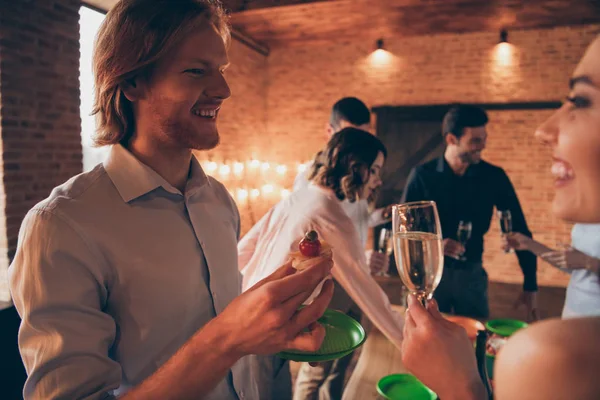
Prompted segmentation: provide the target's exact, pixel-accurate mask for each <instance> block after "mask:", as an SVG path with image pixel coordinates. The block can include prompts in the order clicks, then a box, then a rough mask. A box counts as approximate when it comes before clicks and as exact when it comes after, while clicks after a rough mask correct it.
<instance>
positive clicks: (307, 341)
mask: <svg viewBox="0 0 600 400" xmlns="http://www.w3.org/2000/svg"><path fill="white" fill-rule="evenodd" d="M323 340H325V328H324V327H323V326H321V325H319V324H318V323H316V322H314V323H312V324H311V325H310V326H309V327H308V332H306V331H302V332H300V333H298V334H297V335H296V336H295V337H294V338H293V339H292V340H291V341H290V342H289V344H288V346H286V348H287V349H288V350H297V351H308V352H315V351H317V350H319V348H321V345H322V344H323Z"/></svg>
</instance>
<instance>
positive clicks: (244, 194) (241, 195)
mask: <svg viewBox="0 0 600 400" xmlns="http://www.w3.org/2000/svg"><path fill="white" fill-rule="evenodd" d="M237 198H238V200H240V201H242V200H246V199H247V198H248V191H247V190H246V189H238V190H237Z"/></svg>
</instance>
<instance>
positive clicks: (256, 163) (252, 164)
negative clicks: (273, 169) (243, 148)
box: [250, 160, 260, 168]
mask: <svg viewBox="0 0 600 400" xmlns="http://www.w3.org/2000/svg"><path fill="white" fill-rule="evenodd" d="M259 166H260V161H258V160H252V161H250V167H251V168H258V167H259Z"/></svg>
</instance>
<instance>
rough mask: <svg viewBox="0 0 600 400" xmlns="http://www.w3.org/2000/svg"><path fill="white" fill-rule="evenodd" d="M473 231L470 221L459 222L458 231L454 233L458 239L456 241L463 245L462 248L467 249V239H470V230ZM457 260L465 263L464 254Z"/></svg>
mask: <svg viewBox="0 0 600 400" xmlns="http://www.w3.org/2000/svg"><path fill="white" fill-rule="evenodd" d="M472 229H473V224H472V223H471V222H470V221H460V222H459V223H458V230H457V232H456V237H457V239H458V241H459V242H460V244H462V245H463V247H465V248H466V247H467V242H468V241H469V239H470V238H471V230H472ZM457 260H459V261H466V260H467V258H466V257H465V256H464V254H462V255H460V256H459V257H458V258H457Z"/></svg>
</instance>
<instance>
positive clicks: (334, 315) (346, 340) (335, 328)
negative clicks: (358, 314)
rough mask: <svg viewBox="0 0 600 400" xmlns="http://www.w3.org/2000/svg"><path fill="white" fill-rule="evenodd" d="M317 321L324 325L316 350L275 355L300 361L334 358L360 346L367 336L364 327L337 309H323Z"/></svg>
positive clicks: (285, 352) (340, 356)
mask: <svg viewBox="0 0 600 400" xmlns="http://www.w3.org/2000/svg"><path fill="white" fill-rule="evenodd" d="M318 322H319V323H320V324H321V325H323V326H324V327H325V340H324V341H323V344H322V345H321V348H320V349H319V350H318V351H316V352H314V353H309V352H302V351H293V350H292V351H284V352H281V353H279V354H277V355H278V356H279V357H281V358H284V359H286V360H292V361H302V362H318V361H330V360H336V359H338V358H342V357H344V356H346V355H348V354H350V353H352V352H353V351H354V350H356V349H357V348H359V347H360V346H362V344H363V343H364V342H365V340H366V338H367V335H366V333H365V330H364V328H363V327H362V326H361V325H360V324H359V323H358V322H357V321H356V320H354V319H353V318H351V317H349V316H347V315H346V314H344V313H342V312H339V311H334V310H325V313H324V314H323V316H322V317H321V318H319V321H318Z"/></svg>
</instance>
